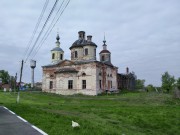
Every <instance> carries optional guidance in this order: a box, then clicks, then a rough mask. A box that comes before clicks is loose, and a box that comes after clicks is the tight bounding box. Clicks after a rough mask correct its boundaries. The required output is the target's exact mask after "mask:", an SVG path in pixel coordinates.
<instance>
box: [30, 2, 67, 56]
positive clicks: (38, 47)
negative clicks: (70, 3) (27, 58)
mask: <svg viewBox="0 0 180 135" xmlns="http://www.w3.org/2000/svg"><path fill="white" fill-rule="evenodd" d="M64 1H65V0H63V2H62V3H61V5H60V7H59V9H58V11H57V12H56V15H55V16H54V18H53V20H52V22H51V24H50V25H49V27H48V29H47V31H46V33H45V34H44V36H43V38H42V39H41V41H40V43H39V44H38V46H37V48H36V51H35V53H34V55H33V57H34V56H35V55H36V54H37V52H38V50H39V49H40V46H41V44H42V42H43V40H44V39H45V38H46V36H47V34H48V31H49V30H50V28H51V26H52V25H53V23H54V21H55V19H56V16H57V15H58V13H59V11H60V10H61V7H62V5H63V3H64Z"/></svg>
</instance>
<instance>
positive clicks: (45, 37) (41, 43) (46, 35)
mask: <svg viewBox="0 0 180 135" xmlns="http://www.w3.org/2000/svg"><path fill="white" fill-rule="evenodd" d="M69 3H70V0H68V2H67V3H66V5H65V7H64V9H63V10H62V11H61V13H60V15H59V17H58V18H57V20H56V22H55V23H54V25H53V26H52V27H51V29H50V30H49V29H48V30H47V31H46V34H45V35H44V37H43V40H41V42H40V44H39V46H38V47H37V51H36V52H35V54H34V56H33V57H35V55H36V54H37V52H38V51H39V49H40V48H41V46H42V45H43V43H44V42H45V41H46V39H47V38H48V36H49V34H50V33H51V31H52V29H53V28H54V26H55V25H56V23H57V22H58V21H59V19H60V17H61V15H62V14H63V12H64V11H65V9H66V8H67V6H68V4H69ZM49 28H50V27H49Z"/></svg>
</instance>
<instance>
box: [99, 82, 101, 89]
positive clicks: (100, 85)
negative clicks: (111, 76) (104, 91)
mask: <svg viewBox="0 0 180 135" xmlns="http://www.w3.org/2000/svg"><path fill="white" fill-rule="evenodd" d="M99 88H100V89H101V80H99Z"/></svg>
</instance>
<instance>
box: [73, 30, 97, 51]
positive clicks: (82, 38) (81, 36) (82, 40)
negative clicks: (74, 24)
mask: <svg viewBox="0 0 180 135" xmlns="http://www.w3.org/2000/svg"><path fill="white" fill-rule="evenodd" d="M78 34H79V39H78V40H76V41H75V42H74V43H73V44H72V46H71V47H70V48H69V49H72V48H75V47H83V46H87V45H88V46H95V47H97V45H96V44H95V43H94V42H92V41H91V39H92V36H91V35H89V36H87V40H86V39H85V32H84V31H79V32H78Z"/></svg>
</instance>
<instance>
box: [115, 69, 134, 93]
mask: <svg viewBox="0 0 180 135" xmlns="http://www.w3.org/2000/svg"><path fill="white" fill-rule="evenodd" d="M136 79H137V77H136V75H135V73H134V72H129V68H128V67H127V68H126V73H125V74H122V73H121V74H120V73H118V75H117V82H118V89H120V90H123V89H126V90H135V86H136Z"/></svg>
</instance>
